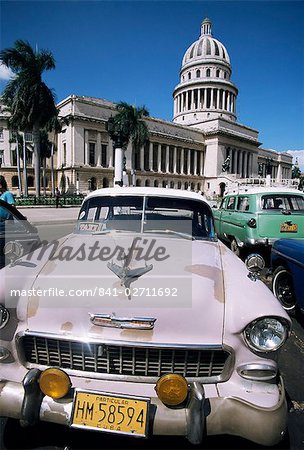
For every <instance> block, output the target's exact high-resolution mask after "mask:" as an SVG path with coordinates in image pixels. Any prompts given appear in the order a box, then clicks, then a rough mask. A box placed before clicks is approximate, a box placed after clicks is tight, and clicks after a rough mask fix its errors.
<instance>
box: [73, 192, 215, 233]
mask: <svg viewBox="0 0 304 450" xmlns="http://www.w3.org/2000/svg"><path fill="white" fill-rule="evenodd" d="M111 231H132V232H136V233H154V232H155V233H157V232H160V233H167V234H175V235H179V236H180V237H186V236H190V237H191V238H195V239H214V228H213V219H212V214H211V211H210V208H209V206H208V205H207V204H206V203H203V202H200V201H197V200H191V199H184V198H174V197H156V196H154V197H153V196H147V197H144V196H127V195H123V196H105V197H92V198H89V199H88V200H87V201H85V202H84V204H83V205H82V208H81V210H80V213H79V218H78V224H77V227H76V232H78V233H79V232H80V233H94V234H96V233H100V234H101V233H107V232H111Z"/></svg>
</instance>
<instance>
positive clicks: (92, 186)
mask: <svg viewBox="0 0 304 450" xmlns="http://www.w3.org/2000/svg"><path fill="white" fill-rule="evenodd" d="M96 189H97V182H96V178H95V177H92V178H91V191H96Z"/></svg>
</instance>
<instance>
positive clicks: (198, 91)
mask: <svg viewBox="0 0 304 450" xmlns="http://www.w3.org/2000/svg"><path fill="white" fill-rule="evenodd" d="M201 103H202V91H201V89H198V90H197V109H198V110H201V109H202V105H201Z"/></svg>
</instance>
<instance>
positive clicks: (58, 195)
mask: <svg viewBox="0 0 304 450" xmlns="http://www.w3.org/2000/svg"><path fill="white" fill-rule="evenodd" d="M59 202H60V191H59V189H58V187H56V190H55V203H56V208H58V206H59Z"/></svg>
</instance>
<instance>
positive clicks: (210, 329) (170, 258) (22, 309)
mask: <svg viewBox="0 0 304 450" xmlns="http://www.w3.org/2000/svg"><path fill="white" fill-rule="evenodd" d="M134 239H135V241H134ZM136 239H137V240H136ZM138 239H139V240H138ZM94 249H95V250H94ZM102 249H103V250H102ZM117 249H118V250H117ZM130 249H131V250H132V251H131V252H130ZM149 249H150V252H149V251H148V250H149ZM93 250H94V251H93ZM119 252H120V253H119ZM47 256H48V260H47V261H46V262H45V263H43V264H41V263H40V268H39V273H38V274H37V268H38V266H37V268H36V273H35V269H32V268H30V267H20V268H19V271H22V275H19V277H20V276H21V277H22V276H23V277H24V276H25V274H26V273H27V271H33V272H32V278H31V282H30V284H29V283H27V289H30V291H31V292H30V294H31V295H30V296H25V295H24V296H22V297H20V300H19V305H18V314H19V316H20V318H22V317H23V320H24V328H25V329H27V330H30V331H35V332H41V333H47V334H48V333H50V334H57V335H65V336H71V337H72V338H75V339H78V338H80V339H83V338H86V339H98V340H100V339H102V340H105V341H106V340H128V341H141V342H142V341H144V342H151V343H166V344H198V345H199V344H204V345H213V344H221V343H222V334H223V320H224V305H225V297H224V288H223V284H224V280H223V272H222V264H221V256H220V250H219V244H218V243H216V242H208V241H192V240H187V239H181V238H178V237H172V236H170V237H167V236H164V237H155V236H153V235H151V236H149V237H148V238H147V237H146V236H142V237H141V238H134V236H126V235H123V236H122V235H120V234H115V233H111V234H110V235H104V236H88V235H77V234H75V235H71V236H70V237H69V238H68V239H67V240H66V241H64V242H62V243H61V244H60V245H59V246H58V247H57V248H56V251H55V253H53V255H52V258H50V254H48V255H47V252H46V254H45V255H44V257H45V258H46V257H47ZM119 256H120V258H119ZM13 269H16V273H15V275H14V277H18V275H17V274H18V268H17V267H15V268H13ZM134 270H138V271H139V272H132V271H134ZM134 273H136V274H138V273H140V276H139V277H138V278H137V279H136V280H133V281H132V282H130V274H134ZM119 275H120V276H121V277H122V278H119ZM124 276H125V278H123V277H124ZM123 281H124V284H123ZM128 288H129V289H130V292H129V291H128ZM129 294H131V295H129ZM98 314H108V315H111V316H114V317H116V318H118V319H121V318H127V319H130V318H134V317H144V318H152V319H155V323H154V328H153V329H151V330H142V329H121V328H112V327H109V328H107V327H102V326H98V325H94V324H93V323H92V321H91V316H92V315H98Z"/></svg>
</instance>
